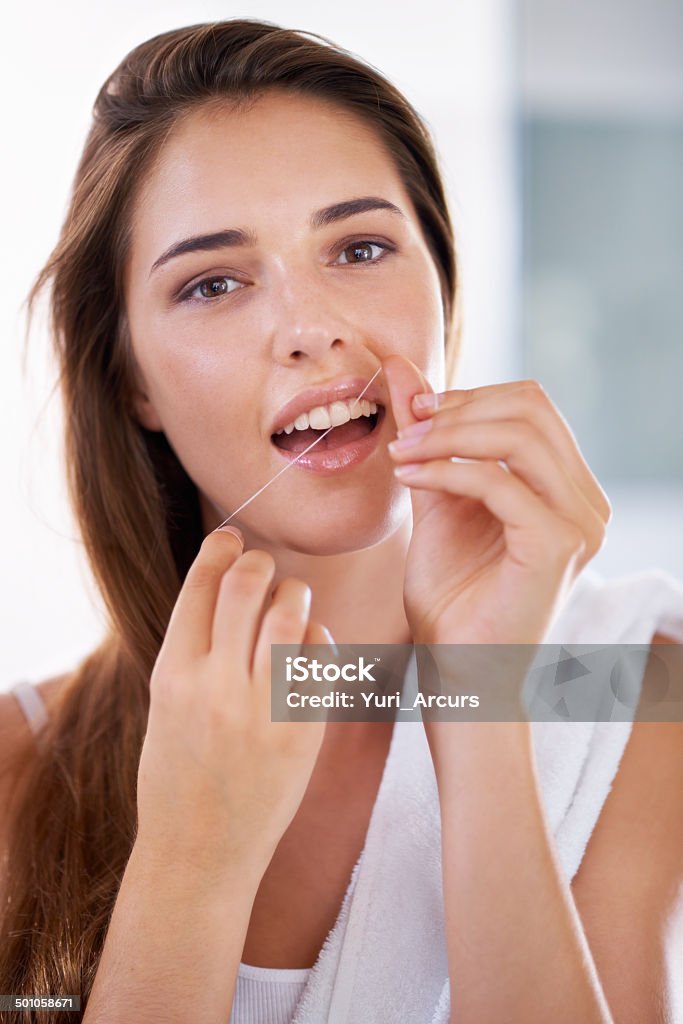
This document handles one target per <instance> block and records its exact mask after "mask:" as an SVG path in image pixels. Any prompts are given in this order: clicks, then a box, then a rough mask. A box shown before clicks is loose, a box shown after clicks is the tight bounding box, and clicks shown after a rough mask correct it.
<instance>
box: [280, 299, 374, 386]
mask: <svg viewBox="0 0 683 1024" xmlns="http://www.w3.org/2000/svg"><path fill="white" fill-rule="evenodd" d="M275 301H276V303H277V311H276V313H275V317H274V321H273V337H272V351H273V358H274V359H275V361H276V362H277V363H280V364H281V365H282V366H291V365H292V364H293V363H296V362H302V361H304V360H305V359H306V358H307V357H308V358H310V359H313V360H316V361H317V360H320V359H322V360H324V359H325V358H326V356H327V355H328V354H329V352H330V351H335V350H338V351H339V352H342V351H343V350H344V349H345V348H347V347H348V346H349V345H352V344H353V343H354V342H357V341H358V336H357V329H356V328H354V327H353V325H352V324H351V323H350V322H349V321H348V320H347V319H346V317H345V316H344V315H343V314H342V312H341V311H340V310H339V309H338V308H334V307H333V305H332V301H331V300H330V297H329V296H326V295H325V293H324V288H323V286H322V285H321V283H320V281H318V282H317V284H314V283H313V282H311V281H308V282H305V281H301V282H299V283H298V284H292V283H291V281H289V282H288V283H287V285H286V286H285V287H282V288H281V289H279V290H278V296H277V299H276V300H275Z"/></svg>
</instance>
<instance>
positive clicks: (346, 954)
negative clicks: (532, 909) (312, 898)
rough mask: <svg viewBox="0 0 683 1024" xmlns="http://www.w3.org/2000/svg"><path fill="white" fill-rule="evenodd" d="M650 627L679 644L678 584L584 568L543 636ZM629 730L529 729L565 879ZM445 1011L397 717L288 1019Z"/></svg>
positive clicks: (568, 637)
mask: <svg viewBox="0 0 683 1024" xmlns="http://www.w3.org/2000/svg"><path fill="white" fill-rule="evenodd" d="M656 632H661V633H665V634H666V635H668V636H671V637H672V638H673V639H675V640H677V641H679V642H683V587H681V586H680V585H679V584H678V583H677V582H676V580H674V579H673V578H672V577H670V576H668V575H667V574H665V573H660V572H653V573H643V574H639V575H637V576H631V577H626V578H623V579H620V580H616V581H613V582H609V583H605V582H603V581H602V580H600V578H599V577H597V576H595V575H594V574H592V573H584V574H582V576H581V577H580V578H579V580H578V581H577V582H576V583H575V585H574V588H573V590H572V592H571V594H570V596H569V598H568V600H567V602H566V603H565V606H564V608H563V609H562V610H561V612H560V614H559V615H558V616H557V617H556V620H555V622H554V624H553V627H552V629H551V632H550V634H549V635H548V638H547V640H548V642H549V643H553V644H559V643H562V644H568V645H572V644H595V645H602V644H607V643H615V644H616V643H629V644H648V643H649V642H650V639H651V637H652V635H653V634H654V633H656ZM411 673H412V679H411V678H410V675H411ZM414 673H415V657H414V656H413V657H412V658H411V661H410V664H409V666H408V677H407V679H406V685H407V686H413V687H414V686H415V675H414ZM631 725H632V723H631V722H628V721H627V722H617V721H611V722H597V723H595V722H561V721H558V722H552V721H551V722H534V723H533V724H532V736H533V741H534V753H535V760H536V768H537V774H538V779H539V787H540V791H541V797H542V800H543V805H544V809H545V812H546V816H547V821H548V824H549V827H550V830H551V832H552V834H553V836H554V840H555V844H556V849H557V853H558V856H559V860H560V863H561V865H562V867H563V870H564V871H565V873H566V876H567V878H568V880H571V879H572V878H573V877H574V874H575V873H576V871H577V870H578V867H579V864H580V862H581V858H582V856H583V853H584V850H585V848H586V845H587V843H588V839H589V837H590V835H591V832H592V831H593V828H594V827H595V824H596V821H597V819H598V815H599V813H600V810H601V808H602V806H603V804H604V802H605V799H606V797H607V794H608V793H609V790H610V788H611V785H612V781H613V779H614V776H615V774H616V771H617V768H618V765H619V761H620V759H621V756H622V754H623V751H624V748H625V746H626V742H627V740H628V737H629V735H630V730H631ZM312 870H314V865H312ZM449 1015H450V998H449V982H448V964H447V958H446V940H445V931H444V908H443V895H442V880H441V825H440V816H439V804H438V792H437V787H436V778H435V775H434V770H433V765H432V761H431V756H430V752H429V747H428V745H427V740H426V735H425V732H424V728H423V726H422V723H420V722H409V721H397V722H396V724H395V726H394V733H393V737H392V741H391V747H390V750H389V754H388V757H387V762H386V765H385V768H384V774H383V777H382V782H381V784H380V788H379V792H378V795H377V800H376V803H375V807H374V809H373V812H372V816H371V819H370V825H369V828H368V833H367V837H366V843H365V847H364V849H363V853H362V854H361V856H360V858H359V860H358V863H357V864H356V866H355V868H354V871H353V875H352V878H351V881H350V884H349V887H348V890H347V892H346V895H345V898H344V901H343V905H342V908H341V911H340V914H339V917H338V919H337V922H336V924H335V926H334V928H333V929H332V931H331V932H330V934H329V935H328V937H327V940H326V941H325V944H324V946H323V948H322V950H321V952H320V956H319V957H318V960H317V962H316V964H315V966H314V967H313V969H312V971H311V974H310V976H309V980H308V984H307V985H306V988H305V989H304V992H303V994H302V997H301V1000H300V1002H299V1005H298V1007H297V1010H296V1012H295V1014H294V1017H293V1020H292V1024H321V1022H322V1021H327V1022H329V1024H358V1022H360V1021H362V1022H363V1024H394V1022H396V1021H401V1024H448V1019H449Z"/></svg>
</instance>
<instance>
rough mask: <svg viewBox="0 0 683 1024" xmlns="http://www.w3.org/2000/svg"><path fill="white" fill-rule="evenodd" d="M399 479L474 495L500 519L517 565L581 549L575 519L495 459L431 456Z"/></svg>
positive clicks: (556, 559) (562, 557) (559, 558)
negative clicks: (552, 506) (549, 503)
mask: <svg viewBox="0 0 683 1024" xmlns="http://www.w3.org/2000/svg"><path fill="white" fill-rule="evenodd" d="M402 468H405V467H402ZM399 479H400V480H401V482H402V483H404V484H405V485H406V486H408V487H411V488H413V487H414V488H417V489H425V490H431V491H441V492H446V493H449V494H453V495H458V496H464V497H469V498H476V499H477V500H478V501H480V502H481V503H482V504H483V505H485V507H486V508H487V509H488V510H489V512H491V514H492V515H494V516H495V517H496V519H498V520H499V521H500V523H501V525H502V526H503V529H504V532H505V538H506V542H507V547H508V550H509V552H510V554H511V555H513V557H515V558H516V559H517V560H518V561H519V562H520V563H521V564H524V565H528V566H531V565H533V566H535V567H539V566H542V565H543V564H544V563H557V564H565V563H566V561H567V560H568V559H569V558H573V557H576V558H580V557H581V556H582V555H583V553H584V550H585V545H586V542H585V537H584V534H583V532H582V531H581V529H580V528H579V527H578V526H577V525H576V523H573V522H570V521H569V520H567V519H564V518H563V517H561V516H559V515H557V513H555V512H552V511H551V510H550V509H549V508H548V507H547V505H545V503H544V502H543V501H542V500H541V499H540V498H539V497H538V495H536V494H534V492H533V491H532V490H531V489H530V488H529V487H528V486H527V484H525V483H523V481H522V480H520V479H519V477H517V476H515V474H514V473H511V472H509V471H508V470H506V469H504V468H503V467H502V466H500V465H499V464H498V463H497V462H491V461H482V462H451V461H450V460H446V459H435V460H433V461H431V462H423V463H418V464H416V465H415V467H414V471H413V472H411V473H410V474H409V475H404V476H402V477H400V478H399Z"/></svg>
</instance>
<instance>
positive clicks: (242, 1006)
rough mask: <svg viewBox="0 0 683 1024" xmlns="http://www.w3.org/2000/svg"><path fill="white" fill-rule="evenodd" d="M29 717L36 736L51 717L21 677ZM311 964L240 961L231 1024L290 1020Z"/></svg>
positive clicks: (20, 694) (18, 688)
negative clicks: (276, 965)
mask: <svg viewBox="0 0 683 1024" xmlns="http://www.w3.org/2000/svg"><path fill="white" fill-rule="evenodd" d="M9 692H10V693H13V694H14V696H15V697H16V699H17V700H18V701H19V704H20V705H21V707H22V710H23V712H24V714H25V715H26V718H27V720H28V724H29V726H30V727H31V731H32V732H33V734H34V736H35V737H36V740H37V741H38V742H40V737H41V733H42V730H43V728H44V726H45V725H46V724H47V721H48V714H47V710H46V708H45V703H44V701H43V698H42V697H41V695H40V692H39V691H38V689H37V688H36V687H35V686H33V684H32V683H29V682H25V681H23V680H22V681H21V682H18V683H15V684H14V686H12V687H11V688H10V691H9ZM310 973H311V968H310V967H302V968H300V969H291V970H290V969H287V968H271V967H254V966H252V965H251V964H243V963H241V964H240V965H239V969H238V972H237V982H236V985H235V998H234V999H233V1004H232V1014H231V1015H230V1024H290V1022H291V1020H292V1018H293V1017H294V1012H295V1010H296V1008H297V1005H298V1002H299V999H300V998H301V994H302V992H303V990H304V989H305V987H306V982H307V981H308V976H309V974H310Z"/></svg>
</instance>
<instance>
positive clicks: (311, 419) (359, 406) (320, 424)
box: [276, 398, 377, 434]
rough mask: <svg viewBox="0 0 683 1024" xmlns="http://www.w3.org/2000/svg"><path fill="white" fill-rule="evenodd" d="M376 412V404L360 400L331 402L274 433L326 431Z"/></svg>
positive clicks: (303, 414) (318, 406)
mask: <svg viewBox="0 0 683 1024" xmlns="http://www.w3.org/2000/svg"><path fill="white" fill-rule="evenodd" d="M376 412H377V403H376V402H368V401H367V400H366V399H365V398H361V400H360V402H359V401H357V400H356V399H355V398H350V399H349V400H348V401H347V402H332V403H331V405H316V407H315V408H314V409H311V410H310V411H309V412H302V413H301V415H300V416H297V418H296V419H295V420H293V421H292V422H291V423H288V424H287V426H286V427H282V429H281V430H278V431H276V433H277V434H282V433H283V432H284V433H285V434H291V433H292V431H293V430H308V428H309V427H312V428H313V429H314V430H327V429H328V427H341V425H342V423H348V422H349V420H357V419H358V418H359V417H360V416H372V415H374V413H376Z"/></svg>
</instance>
